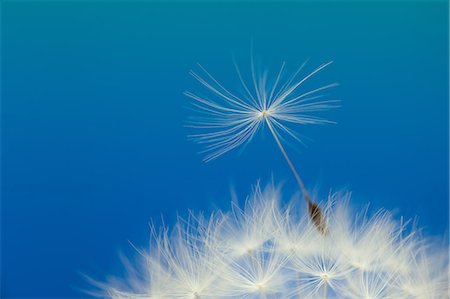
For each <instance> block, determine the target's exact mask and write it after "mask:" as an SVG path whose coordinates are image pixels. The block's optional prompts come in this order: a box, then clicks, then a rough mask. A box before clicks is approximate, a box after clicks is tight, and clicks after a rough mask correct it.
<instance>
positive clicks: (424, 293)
mask: <svg viewBox="0 0 450 299" xmlns="http://www.w3.org/2000/svg"><path fill="white" fill-rule="evenodd" d="M279 197H280V194H279V193H278V191H275V188H273V187H270V188H266V189H264V190H261V189H259V188H256V191H255V194H253V196H252V197H251V198H250V199H249V200H248V201H246V202H245V204H244V205H243V206H242V207H241V206H237V204H233V205H232V210H231V212H218V213H214V214H212V215H211V216H210V217H209V218H208V217H204V216H200V215H194V214H192V213H191V214H189V215H190V216H189V217H188V218H187V219H181V218H180V219H179V221H178V224H177V225H176V226H175V228H174V230H173V231H172V232H171V233H169V231H168V230H167V229H162V230H161V231H162V233H158V234H156V233H153V234H152V235H153V239H152V244H153V245H152V246H151V249H150V251H147V252H145V253H143V256H144V258H143V259H142V260H140V261H139V262H138V263H136V267H135V268H136V269H141V270H142V271H141V272H140V274H139V275H138V274H135V275H131V276H129V277H128V278H126V279H125V281H124V282H125V283H124V282H120V280H111V281H110V282H108V283H98V284H96V285H97V287H99V288H100V289H102V290H103V292H102V296H103V297H107V298H113V299H125V298H127V299H130V298H136V299H138V298H146V299H149V298H152V299H153V298H170V299H189V298H192V299H194V298H195V299H225V298H227V299H230V298H235V299H241V298H255V299H256V298H261V299H269V298H270V299H272V298H287V299H290V298H349V299H361V298H370V299H378V298H387V299H411V298H413V299H445V298H448V292H449V283H448V282H449V276H448V270H449V263H448V262H449V261H448V245H445V246H438V245H436V244H435V243H433V242H431V241H430V240H428V239H425V238H424V237H422V236H421V235H420V234H419V233H418V231H417V230H415V229H413V228H406V227H405V223H404V222H402V221H396V220H395V219H393V217H392V215H391V214H390V213H388V212H386V211H379V212H377V213H375V214H374V215H373V216H370V217H369V216H368V213H367V211H366V210H364V212H363V213H360V214H358V213H355V212H354V211H352V209H351V207H350V204H349V200H350V198H349V195H345V194H337V195H332V196H330V198H329V201H328V203H327V204H326V208H325V209H324V213H325V215H326V217H327V219H329V221H330V227H329V232H328V234H327V235H323V234H321V233H320V232H319V231H318V230H317V229H314V226H313V225H312V224H311V221H309V219H308V212H307V210H306V207H299V205H298V203H296V202H295V203H291V204H290V205H287V206H285V205H282V204H281V203H280V199H279ZM293 211H299V212H298V213H293ZM153 231H156V229H153ZM370 236H373V239H372V238H371V237H370ZM247 238H248V240H250V241H248V242H246V240H247ZM377 251H380V252H381V253H377ZM364 259H368V261H367V262H365V261H364ZM394 261H395V262H394ZM396 263H398V264H400V263H401V264H402V265H401V267H395V265H396ZM128 268H131V266H128ZM130 272H132V273H137V272H138V271H137V270H136V271H134V270H133V271H130ZM127 285H128V287H126V286H127ZM324 294H325V296H326V297H324Z"/></svg>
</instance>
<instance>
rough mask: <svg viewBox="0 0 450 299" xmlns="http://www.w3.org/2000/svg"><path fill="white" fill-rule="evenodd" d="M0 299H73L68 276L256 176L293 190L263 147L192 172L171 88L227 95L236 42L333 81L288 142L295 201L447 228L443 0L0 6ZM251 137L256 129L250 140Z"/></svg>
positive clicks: (183, 101)
mask: <svg viewBox="0 0 450 299" xmlns="http://www.w3.org/2000/svg"><path fill="white" fill-rule="evenodd" d="M2 9H3V10H2V20H1V22H2V120H1V121H2V200H1V204H2V205H1V226H2V227H1V250H2V252H1V257H2V259H1V262H2V264H1V285H2V289H1V297H2V298H30V297H32V298H36V297H42V298H43V297H54V298H74V297H84V296H85V295H84V294H83V293H81V292H80V291H79V288H83V287H86V283H85V282H84V281H83V278H82V277H81V276H80V272H82V273H86V274H89V275H91V276H93V277H95V278H99V279H103V278H104V277H105V276H106V275H107V274H120V263H119V258H118V252H119V251H122V252H125V254H127V255H128V254H132V252H133V249H132V248H131V247H130V246H129V244H128V240H131V241H132V242H133V243H135V244H137V245H138V246H145V245H146V244H147V241H148V238H149V228H148V222H149V221H150V220H151V219H152V218H153V219H156V220H155V221H156V223H159V219H160V217H161V215H163V216H164V219H165V222H166V223H168V224H171V223H173V221H174V219H175V218H176V214H177V212H181V213H184V212H185V211H186V209H188V208H191V209H194V210H204V211H211V210H213V209H215V208H217V207H220V208H225V209H227V208H228V206H229V200H230V188H231V186H232V187H233V188H234V189H235V190H236V192H237V193H238V194H239V196H240V198H241V200H243V199H244V198H245V195H246V194H248V193H249V192H250V190H251V186H252V185H253V184H254V183H255V182H256V181H257V180H258V179H261V180H262V183H263V184H264V183H266V182H268V181H269V180H270V179H271V177H272V176H273V177H274V179H275V181H277V182H283V183H284V190H285V195H286V200H287V199H289V197H290V196H291V195H292V194H293V193H295V191H296V190H297V188H296V185H295V182H294V180H293V179H292V176H291V173H290V170H289V168H288V167H287V165H286V163H285V161H284V160H283V158H282V156H281V154H279V152H278V150H277V148H276V145H275V143H274V142H273V140H272V139H271V138H270V136H268V135H267V134H262V135H260V136H258V138H256V140H255V141H254V142H253V143H252V144H250V145H249V146H248V147H247V148H246V149H245V150H244V151H243V152H239V151H236V152H233V153H231V154H228V155H226V156H223V157H221V158H220V159H218V160H215V161H213V162H212V163H208V164H204V163H203V162H202V161H201V158H202V157H201V156H200V155H199V154H197V152H198V151H199V150H200V148H199V147H198V146H197V145H195V144H192V143H190V142H189V141H187V138H186V135H187V134H189V133H192V132H191V131H190V130H189V129H187V128H186V127H184V124H185V123H186V121H187V120H188V118H189V116H190V115H191V114H192V113H191V112H190V111H189V109H187V107H189V100H188V99H187V98H186V97H184V96H183V95H182V92H183V91H184V90H187V89H188V90H193V91H195V90H201V89H200V86H199V85H198V83H196V82H195V81H194V80H193V79H192V78H191V77H190V76H189V75H188V71H189V70H190V69H191V68H193V67H195V65H196V63H197V62H200V63H202V64H203V65H204V66H206V67H207V68H208V70H209V71H211V72H212V73H213V74H214V75H215V76H216V77H218V78H219V79H221V81H223V82H225V83H227V84H228V85H227V86H231V87H233V86H235V85H236V84H237V81H236V76H235V73H234V71H233V67H232V54H233V53H234V55H235V56H236V57H237V60H238V61H239V62H240V65H241V67H242V68H243V69H245V68H247V67H248V65H249V56H250V45H251V40H253V44H254V48H255V53H256V55H257V57H259V58H261V60H262V61H263V62H264V65H267V66H268V67H269V68H271V69H274V68H276V67H278V66H279V63H280V62H281V61H283V60H285V61H286V62H287V65H288V66H291V70H292V69H294V68H295V67H297V66H298V65H299V64H301V63H302V62H303V61H304V60H306V59H307V58H310V63H309V67H310V68H309V70H311V69H312V68H313V67H314V66H317V65H319V64H320V63H322V62H327V61H329V60H334V62H335V63H334V64H332V66H330V67H329V68H327V69H326V70H325V71H324V72H323V73H321V74H320V75H319V76H317V77H315V78H314V79H313V81H312V82H314V83H316V84H317V85H318V86H320V85H323V84H326V83H330V82H335V81H337V82H339V83H340V84H341V85H340V86H339V87H338V88H336V89H334V90H333V91H332V94H333V96H335V97H336V98H338V99H340V100H342V108H340V109H339V110H336V111H333V112H330V113H327V117H328V118H330V119H333V120H336V121H337V122H338V124H337V125H330V126H318V127H311V126H307V127H300V128H298V130H300V132H301V133H302V134H303V135H306V136H307V137H309V138H311V139H312V141H311V140H306V144H307V147H304V146H301V145H298V144H296V145H294V147H288V151H289V153H290V155H291V158H292V160H293V161H294V163H295V165H297V167H298V168H299V170H300V173H301V174H302V176H303V179H304V181H305V183H306V185H307V186H309V188H310V189H314V190H317V192H318V194H320V196H325V195H326V194H327V193H328V191H329V190H340V189H342V188H346V189H349V190H351V191H353V199H352V201H353V202H354V203H355V205H362V204H365V203H368V202H371V206H372V207H373V208H374V209H376V208H380V207H385V208H388V209H391V210H395V211H396V212H397V215H403V216H405V217H406V218H411V217H416V216H417V217H418V219H419V226H421V227H424V228H425V233H426V234H427V235H433V236H444V235H447V232H448V101H447V100H448V80H449V77H448V30H447V21H448V16H447V13H448V6H447V4H446V3H445V2H392V3H389V2H380V3H378V2H316V3H313V2H304V3H293V2H291V3H282V4H277V3H252V2H248V3H239V2H234V3H228V4H225V3H216V4H214V3H202V2H197V3H195V2H192V3H182V2H178V3H176V2H173V3H162V2H145V1H142V2H139V1H137V2H120V1H119V2H101V1H99V2H93V3H88V2H84V1H83V2H56V1H52V2H34V3H33V2H28V1H25V2H21V1H19V2H14V1H7V2H2ZM266 133H267V132H266Z"/></svg>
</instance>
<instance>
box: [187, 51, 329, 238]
mask: <svg viewBox="0 0 450 299" xmlns="http://www.w3.org/2000/svg"><path fill="white" fill-rule="evenodd" d="M305 64H306V63H304V64H303V65H302V66H301V67H300V68H299V69H298V70H297V71H296V72H295V73H294V74H293V75H291V76H290V77H289V78H288V79H287V80H286V82H285V83H282V80H283V77H284V69H285V64H284V63H283V64H282V66H281V68H280V70H279V71H278V73H277V74H276V75H275V76H274V78H272V80H268V76H267V73H264V74H263V75H260V76H258V75H257V74H256V72H255V67H254V63H253V58H252V63H251V74H252V86H253V91H251V89H250V88H249V87H248V85H247V83H246V82H245V80H244V79H243V76H242V74H241V71H240V70H239V67H238V66H237V65H236V64H235V66H236V71H237V75H238V77H239V80H240V83H241V85H242V87H243V89H244V90H245V92H246V94H244V95H236V94H235V93H233V92H231V91H230V90H229V89H227V88H225V87H224V86H223V85H222V84H221V83H219V81H218V80H217V79H216V78H215V77H213V76H212V75H211V74H210V73H209V72H208V71H207V70H206V69H205V68H203V67H202V66H201V65H199V67H200V69H201V71H202V72H203V76H201V75H199V74H197V73H196V72H194V71H191V72H190V74H191V75H192V76H193V77H194V78H195V79H196V80H197V81H198V82H199V83H200V84H202V85H203V86H204V87H206V89H207V90H208V91H209V92H210V94H211V96H212V97H213V98H211V99H210V98H208V97H206V96H200V95H198V94H195V93H192V92H185V95H186V96H188V97H190V98H191V99H193V105H194V107H196V108H197V110H198V112H199V114H200V117H198V118H197V120H196V121H195V122H194V123H193V124H192V125H191V127H193V128H195V129H198V130H201V131H202V132H201V133H198V134H194V135H191V136H190V137H191V138H192V139H193V140H194V141H196V142H197V143H199V144H203V145H204V146H205V150H204V152H205V153H206V157H205V159H204V160H205V161H211V160H213V159H215V158H217V157H219V156H221V155H223V154H225V153H227V152H229V151H231V150H233V149H234V148H237V147H239V146H241V145H244V144H246V143H248V142H249V141H251V140H252V138H253V137H254V136H255V134H256V133H257V131H258V130H259V129H260V128H261V127H262V126H264V125H266V126H267V127H268V129H269V131H270V133H271V135H272V136H273V138H274V140H275V142H276V144H277V146H278V148H279V149H280V151H281V153H282V154H283V156H284V158H285V160H286V162H287V163H288V165H289V168H290V169H291V171H292V173H293V174H294V177H295V179H296V181H297V183H298V185H299V187H300V189H301V191H302V194H303V197H304V199H305V201H306V202H307V203H308V209H309V215H310V218H311V220H312V221H313V223H314V225H315V226H316V227H317V229H318V230H319V231H320V232H321V233H323V234H326V230H327V228H326V221H325V219H324V218H323V215H322V211H321V209H320V207H319V206H318V205H317V204H316V203H314V202H313V200H312V199H311V197H310V196H309V194H308V192H307V190H306V188H305V186H304V184H303V181H302V180H301V178H300V176H299V174H298V172H297V170H296V169H295V167H294V165H293V163H292V162H291V160H290V158H289V156H288V155H287V153H286V150H285V149H284V147H283V145H282V143H281V140H280V138H281V136H282V135H286V136H288V137H292V138H294V139H295V140H297V141H301V140H300V138H299V137H298V136H297V135H296V133H295V132H294V130H293V129H292V128H290V125H292V124H300V125H307V124H325V123H332V122H331V121H328V120H326V119H323V118H320V117H317V116H314V115H313V113H315V112H319V111H324V110H328V109H331V108H335V107H337V103H338V101H337V100H329V99H323V95H321V94H320V92H321V91H324V90H326V89H328V88H331V87H334V86H336V85H337V84H336V83H332V84H328V85H325V86H321V87H318V88H315V89H311V90H307V91H302V92H300V89H301V88H300V87H301V86H302V85H303V84H304V83H305V82H306V81H307V80H309V79H310V78H311V77H313V76H314V75H316V74H317V73H318V72H320V71H321V70H322V69H324V68H325V67H327V66H328V65H330V64H331V62H328V63H325V64H322V65H320V66H319V67H318V68H316V69H315V70H314V71H312V72H311V73H309V74H307V75H305V76H304V77H300V76H299V73H300V71H301V70H302V69H303V68H304V66H305Z"/></svg>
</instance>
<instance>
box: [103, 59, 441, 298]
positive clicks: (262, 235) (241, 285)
mask: <svg viewBox="0 0 450 299" xmlns="http://www.w3.org/2000/svg"><path fill="white" fill-rule="evenodd" d="M329 64H330V63H325V64H322V65H320V66H319V67H318V68H316V69H314V70H313V71H312V72H310V73H308V74H306V75H303V76H300V74H301V71H302V70H303V69H304V66H305V64H303V65H302V66H301V67H300V68H299V69H298V70H297V71H296V72H294V73H293V74H291V75H289V76H287V77H286V74H285V64H284V63H283V64H282V65H281V68H280V69H279V71H278V72H277V73H276V74H275V75H274V76H272V77H270V76H269V74H268V73H267V72H264V73H262V75H259V73H257V72H256V71H255V67H254V64H253V60H252V63H251V80H250V83H246V80H244V76H243V75H242V73H241V71H240V70H239V68H238V67H237V65H236V72H237V77H238V78H239V82H240V85H241V88H242V89H243V90H244V94H240V95H238V94H236V93H234V92H232V91H231V90H230V89H228V88H226V87H225V86H223V84H221V83H220V82H219V81H218V80H217V79H216V78H215V77H213V75H211V74H210V73H209V72H208V71H207V70H206V69H205V68H203V67H202V66H199V67H200V69H201V71H202V74H203V75H202V76H201V75H199V74H197V73H196V72H191V75H192V76H193V77H194V78H195V79H196V80H197V81H198V82H199V83H200V84H201V85H202V86H203V87H205V88H206V91H207V93H208V94H199V93H193V92H186V93H185V94H186V95H187V96H188V97H190V98H191V99H192V100H193V106H194V107H195V109H196V111H197V112H198V115H197V117H196V118H195V120H194V121H193V122H192V123H191V124H190V126H191V127H192V128H193V129H194V130H197V131H198V133H195V134H193V135H191V136H190V137H191V138H192V139H193V140H194V141H196V142H197V143H199V144H202V145H203V146H204V153H205V155H206V156H205V161H211V160H214V159H216V158H217V157H219V156H221V155H223V154H225V153H227V152H230V151H232V150H233V149H235V148H237V147H239V146H242V145H245V144H246V143H248V142H250V141H251V140H252V138H253V137H254V136H255V134H256V133H257V132H258V130H259V129H260V128H261V127H263V126H266V127H267V128H268V131H269V132H270V134H271V136H272V137H273V140H274V141H275V143H276V144H277V146H278V148H279V149H280V152H281V154H282V156H283V157H284V159H285V161H286V162H287V164H288V166H289V168H290V169H291V171H292V173H293V175H294V178H295V180H296V182H297V183H298V186H299V188H300V191H301V193H302V196H303V199H304V202H305V203H306V206H303V205H302V204H301V203H302V202H298V201H292V202H291V203H290V204H287V205H286V204H285V205H283V204H282V200H281V195H280V192H279V190H278V189H277V188H275V186H273V185H270V186H268V187H266V188H265V189H264V190H261V189H260V188H259V187H256V188H255V190H254V192H253V194H252V195H251V196H250V198H248V199H247V200H246V201H245V204H244V206H239V205H238V204H236V203H234V204H232V209H231V211H230V212H222V211H216V212H215V213H213V214H212V215H210V216H208V217H206V216H203V215H202V214H194V213H190V214H189V216H188V217H187V219H183V218H179V220H178V222H177V223H176V225H175V226H174V228H173V229H172V230H169V229H167V228H164V227H162V228H161V229H156V228H155V227H152V241H151V248H150V250H144V251H141V250H139V253H140V256H141V259H142V260H141V261H140V262H138V263H136V264H135V266H131V265H130V264H127V265H128V266H127V268H128V270H129V271H128V272H129V273H130V276H129V277H128V278H127V279H125V280H124V281H120V280H119V281H117V280H111V281H109V282H106V283H98V282H96V283H95V284H96V285H97V286H98V287H99V288H100V289H101V290H102V292H101V293H100V294H101V296H103V297H108V298H113V299H125V298H126V299H131V298H136V299H138V298H145V299H156V298H158V299H169V298H170V299H222V298H224V299H225V298H236V299H238V298H244V299H252V298H255V299H256V298H261V299H275V298H276V299H284V298H288V299H289V298H307V299H309V298H355V299H365V298H367V299H369V298H370V299H376V298H389V299H444V298H449V287H448V278H449V277H448V270H449V269H448V264H449V260H448V255H447V254H448V244H443V245H441V246H439V245H437V244H435V243H433V242H431V241H429V240H427V239H426V238H424V237H423V236H421V234H420V231H419V230H417V229H414V228H412V227H409V228H408V229H407V227H408V225H407V224H406V223H404V222H403V221H396V220H395V219H394V218H393V217H392V215H391V213H389V212H388V211H384V210H380V211H378V212H377V213H375V214H373V215H372V216H369V215H368V212H367V210H363V211H362V212H359V213H355V212H354V211H353V210H352V209H351V207H350V205H349V200H350V196H349V194H334V195H330V196H329V198H328V200H327V201H325V202H324V203H322V204H320V203H319V202H318V201H317V200H316V199H315V198H313V197H311V196H310V195H309V193H308V190H307V188H306V187H305V186H304V184H303V181H302V180H301V178H300V175H299V173H298V172H297V169H296V168H295V167H294V165H293V163H292V161H291V159H290V158H289V156H288V154H287V151H286V149H285V148H284V146H283V141H284V140H285V139H286V138H293V139H294V140H298V141H301V140H300V138H299V137H298V135H297V134H296V132H295V130H294V129H293V126H294V125H311V124H325V123H331V121H328V120H326V119H323V118H320V117H318V116H316V115H314V113H316V112H319V111H324V110H328V109H331V108H335V107H336V106H337V103H338V101H336V100H334V99H327V98H326V97H325V95H324V94H323V93H322V92H324V91H325V90H327V89H329V88H331V87H334V86H336V85H337V84H335V83H331V84H327V85H324V86H320V87H315V88H313V89H310V90H303V89H302V87H303V86H304V83H305V82H306V81H308V80H310V78H312V77H313V76H315V75H316V74H317V73H319V72H320V71H321V70H322V69H324V68H325V67H327V66H328V65H329Z"/></svg>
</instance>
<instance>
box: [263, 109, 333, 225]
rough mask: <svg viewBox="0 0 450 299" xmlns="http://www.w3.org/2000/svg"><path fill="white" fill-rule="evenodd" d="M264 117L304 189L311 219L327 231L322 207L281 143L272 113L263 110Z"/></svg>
mask: <svg viewBox="0 0 450 299" xmlns="http://www.w3.org/2000/svg"><path fill="white" fill-rule="evenodd" d="M263 117H264V119H265V122H266V124H267V126H268V127H269V130H270V133H271V134H272V136H273V138H274V139H275V142H276V143H277V145H278V148H279V149H280V151H281V153H282V154H283V156H284V158H285V159H286V162H287V163H288V165H289V168H290V169H291V171H292V173H293V174H294V177H295V180H296V181H297V184H298V186H299V187H300V190H301V191H302V195H303V198H304V199H305V201H306V204H307V205H308V213H309V217H310V219H311V220H312V221H313V223H314V225H315V226H316V227H317V229H318V230H319V231H320V232H321V233H322V234H326V233H327V225H326V221H325V219H324V217H323V213H322V211H321V209H320V207H319V206H318V205H317V204H316V203H314V202H313V200H312V199H311V196H310V195H309V193H308V191H307V190H306V188H305V185H304V184H303V181H302V179H301V178H300V175H299V174H298V172H297V170H296V169H295V167H294V164H292V161H291V159H289V156H288V154H287V153H286V150H285V149H284V147H283V145H282V144H281V141H280V139H279V138H278V136H277V134H276V132H275V130H274V129H273V127H272V124H271V123H270V121H269V117H270V115H269V114H268V112H267V111H263Z"/></svg>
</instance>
